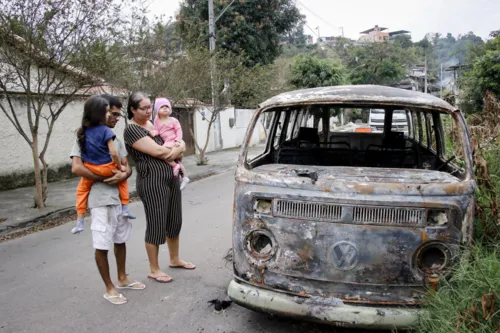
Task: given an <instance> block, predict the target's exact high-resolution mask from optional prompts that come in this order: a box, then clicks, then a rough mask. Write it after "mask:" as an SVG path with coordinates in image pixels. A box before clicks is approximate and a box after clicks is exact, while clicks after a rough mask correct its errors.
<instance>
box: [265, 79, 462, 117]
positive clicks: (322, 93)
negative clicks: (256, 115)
mask: <svg viewBox="0 0 500 333" xmlns="http://www.w3.org/2000/svg"><path fill="white" fill-rule="evenodd" d="M328 103H332V104H359V105H369V106H372V107H373V106H377V105H380V106H382V105H385V106H388V105H394V106H403V107H419V108H427V109H440V110H441V111H445V112H455V111H458V109H457V108H456V107H454V106H452V105H451V104H449V103H447V102H445V101H443V100H442V99H440V98H438V97H435V96H433V95H430V94H424V93H422V92H418V91H411V90H404V89H400V88H392V87H385V86H376V85H350V86H332V87H320V88H312V89H301V90H295V91H289V92H285V93H282V94H279V95H276V96H274V97H271V98H270V99H268V100H267V101H265V102H263V103H261V104H260V107H261V108H269V107H279V106H292V105H300V104H305V105H310V104H328Z"/></svg>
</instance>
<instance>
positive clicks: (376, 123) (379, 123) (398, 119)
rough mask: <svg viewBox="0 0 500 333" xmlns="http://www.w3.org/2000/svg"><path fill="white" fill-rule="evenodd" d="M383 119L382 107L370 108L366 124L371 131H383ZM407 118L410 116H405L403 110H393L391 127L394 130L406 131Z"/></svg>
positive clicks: (383, 111)
mask: <svg viewBox="0 0 500 333" xmlns="http://www.w3.org/2000/svg"><path fill="white" fill-rule="evenodd" d="M384 119H385V110H384V109H370V114H369V115H368V124H369V125H370V128H371V130H372V132H383V131H384ZM409 120H410V118H407V115H406V111H405V110H393V112H392V129H393V130H395V131H401V132H404V133H408V127H409V125H408V123H409Z"/></svg>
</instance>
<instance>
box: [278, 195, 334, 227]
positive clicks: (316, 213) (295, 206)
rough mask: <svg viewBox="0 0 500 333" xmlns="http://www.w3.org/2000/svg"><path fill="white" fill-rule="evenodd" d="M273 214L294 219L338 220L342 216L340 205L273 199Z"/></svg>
mask: <svg viewBox="0 0 500 333" xmlns="http://www.w3.org/2000/svg"><path fill="white" fill-rule="evenodd" d="M274 215H275V216H280V217H288V218H295V219H308V220H317V221H331V222H338V221H340V218H341V216H342V206H339V205H334V204H325V203H319V202H302V201H293V200H275V201H274Z"/></svg>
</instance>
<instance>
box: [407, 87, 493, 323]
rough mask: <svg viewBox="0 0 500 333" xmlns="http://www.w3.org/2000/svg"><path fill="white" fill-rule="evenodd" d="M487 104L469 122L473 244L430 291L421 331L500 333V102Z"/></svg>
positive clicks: (489, 98) (490, 98) (487, 101)
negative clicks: (473, 188)
mask: <svg viewBox="0 0 500 333" xmlns="http://www.w3.org/2000/svg"><path fill="white" fill-rule="evenodd" d="M484 105H485V108H484V111H483V112H482V113H480V114H476V115H474V116H472V117H469V119H468V124H469V129H470V133H471V141H472V142H471V143H472V148H473V157H474V166H475V176H476V177H475V178H476V181H477V184H478V189H477V193H476V194H477V206H476V220H475V225H474V228H475V230H474V245H473V247H472V249H471V251H470V255H469V256H468V257H466V258H465V257H464V258H462V259H461V260H460V262H459V263H458V264H457V266H456V267H455V268H454V271H453V274H452V275H451V278H450V279H449V280H448V281H446V280H444V279H443V280H442V282H441V285H440V288H438V290H437V291H436V292H431V294H430V296H429V298H428V300H427V302H426V304H425V306H424V308H426V309H427V310H428V312H429V315H428V316H425V317H422V318H421V321H420V326H419V327H418V329H417V331H418V332H422V333H440V332H443V333H444V332H457V333H460V332H464V333H465V332H478V333H500V295H499V294H500V217H499V212H498V207H500V197H499V194H500V136H499V134H500V103H498V101H497V100H496V99H495V97H494V96H493V94H489V93H487V94H486V95H485V98H484Z"/></svg>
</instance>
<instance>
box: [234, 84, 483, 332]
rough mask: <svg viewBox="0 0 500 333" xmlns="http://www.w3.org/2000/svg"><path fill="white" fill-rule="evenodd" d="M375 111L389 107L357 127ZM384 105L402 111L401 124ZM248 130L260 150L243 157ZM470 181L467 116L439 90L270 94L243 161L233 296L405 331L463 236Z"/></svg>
mask: <svg viewBox="0 0 500 333" xmlns="http://www.w3.org/2000/svg"><path fill="white" fill-rule="evenodd" d="M370 109H383V110H385V120H384V131H383V132H382V133H378V132H377V133H371V132H370V131H369V126H368V128H366V126H365V127H363V126H362V125H359V124H358V125H356V123H360V122H363V118H364V119H365V120H366V119H367V113H366V112H369V110H370ZM393 110H405V112H406V115H407V124H406V126H407V128H408V130H407V131H405V132H404V133H403V132H394V130H395V129H394V128H393V126H392V125H391V124H392V122H393V119H392V111H393ZM398 112H400V111H398ZM356 117H357V118H358V119H357V121H356V122H349V120H354V118H356ZM256 131H257V132H258V134H257V133H256ZM252 135H260V136H261V138H262V146H261V147H262V149H261V150H262V151H261V153H259V154H257V155H256V156H247V155H248V148H249V142H250V138H251V137H252ZM475 188H476V184H475V181H474V179H473V167H472V155H471V147H470V143H469V134H468V130H467V127H466V124H465V121H464V117H463V115H462V114H461V112H460V111H459V110H458V109H456V108H455V107H453V106H451V105H450V104H448V103H446V102H444V101H443V100H441V99H438V98H436V97H433V96H431V95H427V94H422V93H419V92H414V91H407V90H402V89H396V88H389V87H382V86H336V87H325V88H315V89H307V90H299V91H293V92H288V93H284V94H281V95H278V96H276V97H273V98H271V99H269V100H267V101H266V102H264V103H262V104H261V106H260V108H259V109H258V110H257V112H256V113H255V115H254V118H253V120H252V122H251V124H250V126H249V128H248V131H247V135H246V138H245V141H244V142H243V145H242V148H241V154H240V157H239V161H238V167H237V171H236V185H235V194H234V222H233V235H232V237H233V264H234V279H233V280H232V282H231V283H230V285H229V287H228V294H229V297H230V298H231V299H232V300H233V301H234V302H236V303H238V304H240V305H242V306H244V307H247V308H250V309H254V310H257V311H264V312H269V313H274V314H278V315H284V316H293V317H295V318H302V319H305V320H311V321H319V322H323V323H329V324H332V325H337V326H344V327H365V328H393V327H398V328H401V327H410V326H412V325H414V324H415V323H416V322H417V320H418V316H419V314H420V313H421V311H422V310H421V309H420V307H419V305H420V304H421V303H422V302H423V301H424V299H425V297H426V292H427V289H428V288H429V287H430V288H435V287H436V285H437V282H438V281H439V279H440V278H443V277H445V276H446V275H447V274H448V270H449V268H450V267H451V265H452V264H453V262H454V261H455V260H456V259H457V257H458V256H460V255H461V254H462V251H463V248H464V246H465V248H466V247H467V245H468V244H469V243H470V240H471V234H472V225H473V224H472V223H473V212H474V203H475V201H474V200H475V197H474V193H475Z"/></svg>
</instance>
